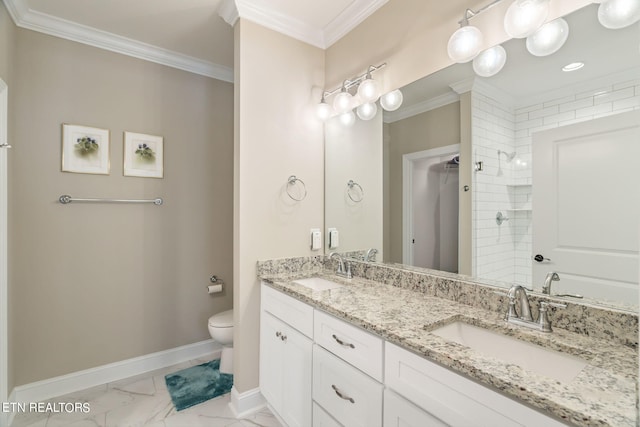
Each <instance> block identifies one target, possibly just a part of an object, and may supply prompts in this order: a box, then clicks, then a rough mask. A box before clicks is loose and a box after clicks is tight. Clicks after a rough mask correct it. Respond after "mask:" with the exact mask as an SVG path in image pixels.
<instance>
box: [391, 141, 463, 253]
mask: <svg viewBox="0 0 640 427" xmlns="http://www.w3.org/2000/svg"><path fill="white" fill-rule="evenodd" d="M459 152H460V144H451V145H446V146H444V147H437V148H430V149H428V150H422V151H416V152H414V153H407V154H404V155H403V156H402V263H403V264H407V265H413V245H412V244H411V236H412V235H413V197H412V194H413V168H414V164H415V162H417V161H420V160H423V159H427V158H430V157H441V156H446V155H449V154H451V155H453V154H456V153H459Z"/></svg>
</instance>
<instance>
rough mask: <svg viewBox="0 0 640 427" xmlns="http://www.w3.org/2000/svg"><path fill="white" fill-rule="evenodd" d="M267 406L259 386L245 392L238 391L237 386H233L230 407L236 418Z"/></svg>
mask: <svg viewBox="0 0 640 427" xmlns="http://www.w3.org/2000/svg"><path fill="white" fill-rule="evenodd" d="M265 406H267V402H266V401H265V400H264V397H262V393H260V389H259V388H254V389H252V390H249V391H245V392H244V393H240V392H238V390H237V389H236V386H235V385H234V386H233V388H231V401H230V402H229V409H231V412H232V413H233V415H234V416H235V417H236V418H243V417H246V416H248V415H251V414H253V413H254V412H256V411H259V410H260V409H262V408H264V407H265Z"/></svg>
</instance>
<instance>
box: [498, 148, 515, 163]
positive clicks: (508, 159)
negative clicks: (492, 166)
mask: <svg viewBox="0 0 640 427" xmlns="http://www.w3.org/2000/svg"><path fill="white" fill-rule="evenodd" d="M500 154H504V155H505V156H506V157H507V162H510V161H511V160H513V158H514V157H515V156H516V152H515V151H513V152H511V153H507V152H506V151H502V150H498V158H499V157H500Z"/></svg>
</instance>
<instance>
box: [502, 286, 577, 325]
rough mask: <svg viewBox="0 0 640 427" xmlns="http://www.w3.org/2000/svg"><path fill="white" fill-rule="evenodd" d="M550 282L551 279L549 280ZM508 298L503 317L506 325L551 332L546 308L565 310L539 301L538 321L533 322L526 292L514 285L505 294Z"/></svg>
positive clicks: (561, 306) (551, 303)
mask: <svg viewBox="0 0 640 427" xmlns="http://www.w3.org/2000/svg"><path fill="white" fill-rule="evenodd" d="M549 282H551V279H550V280H549ZM507 296H508V297H509V308H508V310H507V314H506V316H505V320H506V321H507V322H508V323H513V324H515V325H520V326H524V327H526V328H531V329H537V330H539V331H542V332H551V331H552V329H551V321H550V320H549V313H548V307H549V306H551V307H557V308H567V306H566V305H564V304H556V303H554V302H547V301H541V302H540V310H539V311H540V314H539V315H538V321H537V322H534V321H533V317H532V316H531V306H530V305H529V298H528V296H527V291H526V290H525V288H523V287H522V286H520V285H514V286H512V287H511V288H510V289H509V293H508V294H507ZM516 298H519V301H520V312H521V313H520V314H518V312H517V311H516Z"/></svg>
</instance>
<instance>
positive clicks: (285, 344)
mask: <svg viewBox="0 0 640 427" xmlns="http://www.w3.org/2000/svg"><path fill="white" fill-rule="evenodd" d="M312 345H313V343H312V342H311V340H310V339H309V338H307V337H305V336H304V335H302V334H301V333H300V332H298V331H296V330H295V329H294V328H292V327H291V326H289V325H287V324H286V323H284V322H282V321H280V320H279V319H278V318H276V317H274V316H272V315H271V314H269V313H267V312H264V311H263V312H262V314H261V320H260V391H261V392H262V395H263V396H264V398H265V399H266V401H267V402H269V404H270V405H271V407H272V408H273V409H274V410H275V411H276V412H277V413H278V415H280V417H281V418H282V419H283V420H284V421H285V422H286V423H287V425H288V426H289V427H308V426H310V425H311V374H312V365H311V351H312Z"/></svg>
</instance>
